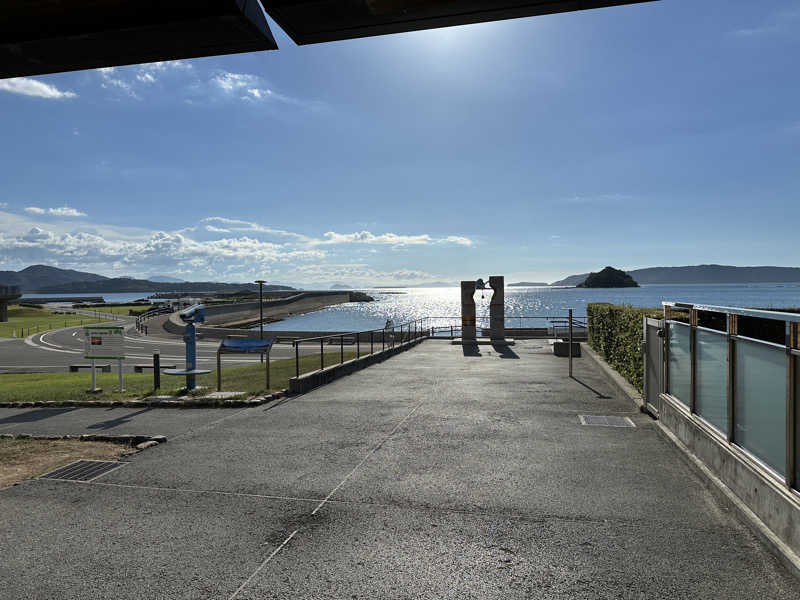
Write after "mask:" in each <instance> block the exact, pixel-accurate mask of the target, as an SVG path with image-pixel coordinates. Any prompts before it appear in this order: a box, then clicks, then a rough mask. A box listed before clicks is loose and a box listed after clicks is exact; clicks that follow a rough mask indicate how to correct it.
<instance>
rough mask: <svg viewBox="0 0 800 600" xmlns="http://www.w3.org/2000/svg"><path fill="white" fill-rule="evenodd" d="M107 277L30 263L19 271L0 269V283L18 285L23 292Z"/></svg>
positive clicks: (100, 279) (101, 279)
mask: <svg viewBox="0 0 800 600" xmlns="http://www.w3.org/2000/svg"><path fill="white" fill-rule="evenodd" d="M106 279H108V277H103V276H102V275H95V274H94V273H83V272H81V271H73V270H71V269H58V268H56V267H48V266H47V265H32V266H30V267H27V268H25V269H22V270H21V271H0V285H18V286H20V287H21V288H22V291H23V292H35V291H38V290H39V289H40V288H42V287H51V286H58V285H65V284H70V283H73V282H78V281H105V280H106Z"/></svg>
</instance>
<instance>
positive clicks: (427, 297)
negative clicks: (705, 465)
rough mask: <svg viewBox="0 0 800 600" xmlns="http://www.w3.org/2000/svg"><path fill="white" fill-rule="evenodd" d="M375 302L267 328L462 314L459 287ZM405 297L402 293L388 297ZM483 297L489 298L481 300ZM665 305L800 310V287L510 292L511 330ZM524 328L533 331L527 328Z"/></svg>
mask: <svg viewBox="0 0 800 600" xmlns="http://www.w3.org/2000/svg"><path fill="white" fill-rule="evenodd" d="M366 292H367V293H368V294H370V295H371V296H372V297H373V298H375V299H376V302H356V303H348V304H340V305H337V306H332V307H330V308H327V309H325V310H321V311H317V312H314V313H309V314H306V315H297V316H294V317H289V318H287V319H285V320H283V321H279V322H277V323H272V324H270V325H265V326H264V329H265V330H267V331H268V330H303V331H355V330H363V329H376V328H379V327H383V326H384V324H385V323H386V320H387V319H391V320H392V321H394V323H395V324H400V323H405V322H407V321H411V320H413V319H419V318H422V317H457V316H459V315H460V314H461V293H460V290H459V288H457V287H446V288H396V289H391V290H387V289H372V290H370V289H367V290H366ZM389 292H402V293H389ZM491 293H492V292H491V290H487V291H486V292H484V293H483V294H481V291H480V290H478V291H477V292H475V302H476V304H477V314H478V316H479V317H482V316H488V314H489V299H490V298H491ZM481 295H483V296H484V297H483V298H481ZM664 300H677V301H685V302H695V303H705V304H719V305H728V306H749V307H753V306H758V307H779V306H800V284H795V283H787V284H725V285H646V286H642V287H640V288H621V289H578V288H527V287H525V288H523V287H518V288H513V287H507V288H506V302H505V304H506V317H507V323H506V325H507V326H509V327H514V326H516V324H515V323H514V321H513V319H512V318H513V317H519V316H534V315H535V316H566V314H567V310H568V309H569V308H572V309H573V310H574V311H575V312H574V314H575V316H585V315H586V305H587V304H589V303H590V302H612V303H615V304H631V305H633V306H648V307H660V306H661V302H662V301H664ZM525 326H526V327H527V326H530V324H529V323H526V324H525Z"/></svg>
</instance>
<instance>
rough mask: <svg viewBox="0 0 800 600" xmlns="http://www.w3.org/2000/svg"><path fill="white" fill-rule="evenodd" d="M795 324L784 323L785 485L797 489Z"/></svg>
mask: <svg viewBox="0 0 800 600" xmlns="http://www.w3.org/2000/svg"><path fill="white" fill-rule="evenodd" d="M796 333H797V323H786V485H787V486H789V487H790V488H795V489H796V488H797V485H798V484H797V413H796V410H797V401H798V399H797V398H796V393H795V392H796V390H797V359H796V357H795V355H794V353H793V349H794V348H795V346H796V345H797V343H796V342H797V340H796V337H797V335H796Z"/></svg>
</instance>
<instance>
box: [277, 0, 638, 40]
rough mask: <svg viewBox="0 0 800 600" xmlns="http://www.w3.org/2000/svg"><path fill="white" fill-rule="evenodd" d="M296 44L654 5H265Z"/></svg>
mask: <svg viewBox="0 0 800 600" xmlns="http://www.w3.org/2000/svg"><path fill="white" fill-rule="evenodd" d="M262 1H263V4H264V8H266V10H267V12H268V13H269V16H270V17H272V18H273V19H275V21H276V22H277V23H278V24H279V25H280V26H281V27H282V28H283V30H284V31H285V32H286V33H287V34H288V35H289V37H291V38H292V40H294V42H295V43H297V44H315V43H319V42H331V41H335V40H346V39H351V38H358V37H366V36H372V35H384V34H388V33H400V32H404V31H414V30H420V29H432V28H435V27H449V26H452V25H466V24H469V23H481V22H485V21H498V20H501V19H514V18H518V17H532V16H536V15H545V14H552V13H560V12H569V11H576V10H585V9H591V8H605V7H610V6H619V5H623V4H635V3H639V2H652V1H653V0H527V1H520V0H517V1H513V0H262Z"/></svg>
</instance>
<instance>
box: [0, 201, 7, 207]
mask: <svg viewBox="0 0 800 600" xmlns="http://www.w3.org/2000/svg"><path fill="white" fill-rule="evenodd" d="M7 206H8V202H0V208H6V207H7Z"/></svg>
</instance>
